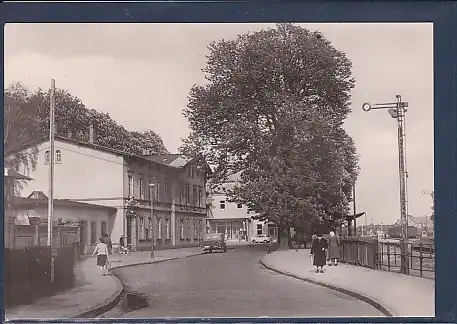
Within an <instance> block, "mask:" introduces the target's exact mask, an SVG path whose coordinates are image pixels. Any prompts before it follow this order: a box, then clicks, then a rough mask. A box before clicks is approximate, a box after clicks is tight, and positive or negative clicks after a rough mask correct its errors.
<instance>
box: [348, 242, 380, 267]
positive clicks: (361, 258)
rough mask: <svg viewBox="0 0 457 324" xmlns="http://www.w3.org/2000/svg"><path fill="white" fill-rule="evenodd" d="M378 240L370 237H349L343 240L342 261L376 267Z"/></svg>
mask: <svg viewBox="0 0 457 324" xmlns="http://www.w3.org/2000/svg"><path fill="white" fill-rule="evenodd" d="M376 249H377V244H376V241H374V240H372V239H369V238H365V239H364V238H355V237H354V238H353V237H348V238H344V239H342V240H341V244H340V260H341V262H345V263H349V264H354V265H357V266H362V267H368V268H372V269H375V268H376Z"/></svg>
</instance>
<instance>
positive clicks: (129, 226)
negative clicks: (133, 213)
mask: <svg viewBox="0 0 457 324" xmlns="http://www.w3.org/2000/svg"><path fill="white" fill-rule="evenodd" d="M132 236H133V233H132V217H127V244H132Z"/></svg>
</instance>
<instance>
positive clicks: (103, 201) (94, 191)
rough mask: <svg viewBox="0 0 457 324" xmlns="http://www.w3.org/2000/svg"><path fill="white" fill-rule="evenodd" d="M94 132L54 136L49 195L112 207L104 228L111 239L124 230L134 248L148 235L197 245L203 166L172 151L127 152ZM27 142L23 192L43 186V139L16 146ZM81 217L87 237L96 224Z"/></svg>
mask: <svg viewBox="0 0 457 324" xmlns="http://www.w3.org/2000/svg"><path fill="white" fill-rule="evenodd" d="M95 136H96V134H95V130H94V128H93V127H90V142H81V141H78V140H75V139H72V138H67V137H62V136H55V158H54V162H55V163H54V187H53V188H54V189H53V190H54V193H53V195H54V198H56V199H70V200H74V201H79V202H86V203H95V204H98V205H103V206H111V207H115V208H117V212H116V213H115V214H113V215H112V216H110V219H109V223H108V233H109V234H110V235H111V238H112V240H113V242H118V241H119V239H120V237H121V235H124V237H125V238H126V241H127V244H131V245H132V247H133V248H134V249H136V248H137V247H139V246H142V245H145V246H149V245H150V242H151V237H153V238H154V240H155V242H156V244H159V245H174V246H177V245H184V246H186V245H196V244H198V241H199V239H200V237H201V236H202V234H203V233H204V231H205V217H206V206H205V204H206V201H205V200H204V193H205V183H206V172H207V170H208V168H207V165H206V164H205V165H204V167H199V166H198V165H200V164H198V163H197V158H193V159H189V158H186V157H183V156H181V155H178V154H168V155H159V156H154V155H148V154H147V152H144V153H145V154H144V155H142V156H139V155H132V154H129V153H126V152H123V151H118V150H114V149H110V148H106V147H102V146H99V145H96V144H94V139H95ZM32 145H33V146H36V147H38V152H39V153H38V161H37V165H36V168H35V170H34V171H32V170H30V169H27V168H25V167H24V168H23V169H22V171H24V172H25V174H27V175H29V176H30V177H31V178H33V180H31V181H29V183H27V184H26V185H25V187H24V189H23V191H22V195H23V196H25V197H26V196H27V195H28V194H30V193H31V192H33V191H44V192H47V188H48V187H49V177H48V174H49V162H50V155H49V152H50V150H49V147H50V143H49V138H43V139H41V140H37V141H36V142H34V143H31V144H30V145H28V146H25V147H22V148H21V150H27V149H30V148H31V147H32ZM151 200H152V201H153V204H152V205H153V208H151ZM151 215H152V217H151ZM84 222H85V221H84V220H81V221H80V228H81V229H82V230H83V232H86V234H87V237H91V236H90V235H91V231H95V232H98V231H97V227H98V226H101V224H98V222H96V223H95V224H93V223H92V224H85V223H84ZM151 231H152V233H153V235H151ZM148 242H149V243H148Z"/></svg>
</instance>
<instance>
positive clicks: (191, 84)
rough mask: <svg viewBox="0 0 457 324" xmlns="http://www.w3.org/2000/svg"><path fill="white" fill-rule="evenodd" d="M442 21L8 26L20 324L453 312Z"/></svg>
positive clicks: (13, 301) (13, 314) (11, 308)
mask: <svg viewBox="0 0 457 324" xmlns="http://www.w3.org/2000/svg"><path fill="white" fill-rule="evenodd" d="M433 27H434V26H433V23H343V22H342V23H305V22H303V23H285V22H283V23H277V24H275V23H8V24H6V25H5V29H4V30H5V33H4V119H3V128H4V130H3V134H4V142H3V145H4V193H5V194H4V208H5V209H4V215H5V216H4V258H5V259H4V264H3V270H4V271H3V276H4V278H3V282H4V303H5V316H6V319H9V320H14V319H33V318H35V319H75V318H80V319H95V318H105V319H106V318H115V319H134V318H146V319H148V318H162V319H164V318H221V317H222V318H236V317H238V318H260V317H272V318H296V317H299V318H349V317H352V318H358V317H366V318H376V317H434V316H435V232H434V223H435V220H434V202H435V197H434V123H433V116H434V84H433V81H434V70H433V58H434V52H433V30H434V28H433Z"/></svg>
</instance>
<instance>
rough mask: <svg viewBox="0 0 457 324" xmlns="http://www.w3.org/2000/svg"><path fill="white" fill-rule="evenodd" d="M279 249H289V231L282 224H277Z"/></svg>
mask: <svg viewBox="0 0 457 324" xmlns="http://www.w3.org/2000/svg"><path fill="white" fill-rule="evenodd" d="M278 233H279V235H278V243H279V250H289V231H288V230H287V228H286V227H285V226H284V225H279V226H278Z"/></svg>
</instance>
